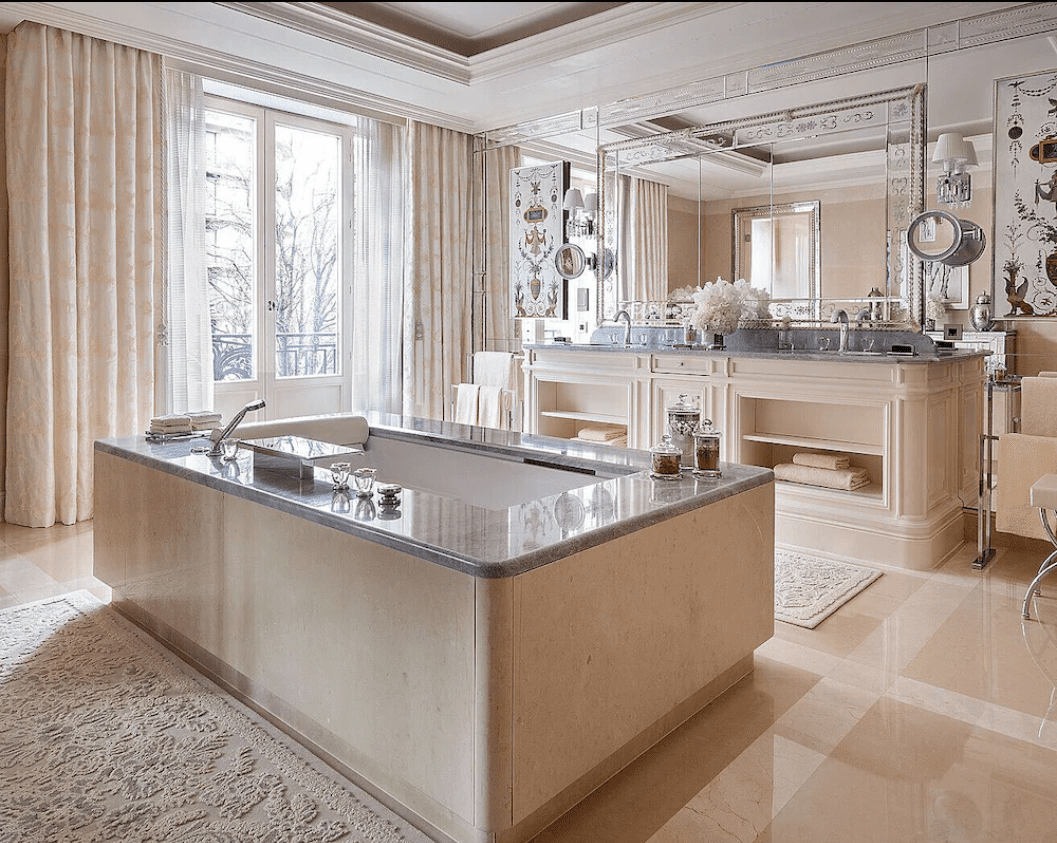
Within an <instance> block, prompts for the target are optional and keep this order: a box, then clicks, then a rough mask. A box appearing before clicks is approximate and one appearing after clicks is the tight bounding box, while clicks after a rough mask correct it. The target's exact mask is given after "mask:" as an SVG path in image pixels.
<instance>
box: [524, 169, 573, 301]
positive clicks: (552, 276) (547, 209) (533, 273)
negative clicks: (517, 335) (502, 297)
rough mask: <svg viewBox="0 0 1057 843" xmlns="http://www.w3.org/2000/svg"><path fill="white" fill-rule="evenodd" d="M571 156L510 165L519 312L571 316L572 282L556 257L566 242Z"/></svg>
mask: <svg viewBox="0 0 1057 843" xmlns="http://www.w3.org/2000/svg"><path fill="white" fill-rule="evenodd" d="M569 171H570V165H569V162H568V161H555V162H553V163H551V164H541V165H537V166H533V167H517V168H515V169H513V170H511V171H510V201H511V202H512V203H513V209H512V213H511V214H510V244H511V245H510V248H511V255H510V290H511V296H512V297H513V298H512V305H513V314H514V316H515V317H521V318H532V319H565V318H566V314H567V307H568V301H567V294H566V289H567V287H566V282H565V280H564V279H563V278H562V277H561V275H560V274H559V273H558V268H557V266H555V263H554V256H555V253H556V252H557V251H558V247H559V246H561V245H562V243H563V242H564V239H563V238H564V236H565V235H564V221H563V213H564V212H563V211H562V202H563V200H564V198H565V191H566V189H567V188H568V187H569Z"/></svg>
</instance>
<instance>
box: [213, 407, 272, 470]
mask: <svg viewBox="0 0 1057 843" xmlns="http://www.w3.org/2000/svg"><path fill="white" fill-rule="evenodd" d="M263 407H264V399H263V398H257V399H255V400H253V401H250V403H249V404H247V405H246V406H245V407H243V408H242V409H241V410H239V411H238V412H237V413H235V416H234V417H233V418H232V419H231V421H229V422H228V426H227V427H225V428H224V429H223V430H222V431H220V435H219V436H217V435H216V431H213V435H212V436H211V437H210V438H211V439H212V440H213V447H212V448H211V449H210V450H209V456H211V457H218V456H220V454H222V453H223V451H222V450H221V447H220V443H221V442H223V441H224V440H225V439H227V438H228V437H229V436H230V435H231V432H232V431H233V430H234V429H235V428H236V427H238V426H239V425H240V424H241V423H242V420H243V419H244V418H245V417H246V413H248V412H249V411H250V410H260V409H261V408H263Z"/></svg>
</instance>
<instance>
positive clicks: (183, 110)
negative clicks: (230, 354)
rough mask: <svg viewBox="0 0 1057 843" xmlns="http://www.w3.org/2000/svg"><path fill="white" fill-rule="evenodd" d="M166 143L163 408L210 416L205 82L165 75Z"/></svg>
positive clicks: (177, 73)
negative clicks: (199, 411) (205, 411)
mask: <svg viewBox="0 0 1057 843" xmlns="http://www.w3.org/2000/svg"><path fill="white" fill-rule="evenodd" d="M165 139H166V157H165V165H166V197H165V200H166V201H165V212H166V216H167V220H166V223H167V225H166V232H167V234H168V239H167V242H166V261H165V266H166V272H165V279H164V282H163V287H162V289H163V293H162V296H163V313H164V314H165V316H164V319H165V323H164V324H165V332H164V336H165V337H166V344H165V371H164V377H165V407H166V411H167V412H170V413H184V412H187V411H189V410H211V409H213V344H212V331H211V329H210V324H209V280H208V276H207V272H206V243H205V236H206V222H205V219H206V215H205V205H204V201H205V183H206V179H205V171H206V164H205V162H206V159H205V139H206V132H205V99H204V96H203V93H202V79H201V78H200V77H198V76H196V75H194V74H192V73H183V72H181V71H177V70H173V69H171V68H167V69H166V71H165ZM159 374H162V373H159Z"/></svg>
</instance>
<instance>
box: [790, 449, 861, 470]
mask: <svg viewBox="0 0 1057 843" xmlns="http://www.w3.org/2000/svg"><path fill="white" fill-rule="evenodd" d="M793 462H794V463H796V464H797V465H809V466H811V467H812V468H833V469H839V468H847V467H848V466H850V465H851V460H850V459H849V458H848V455H847V454H809V453H802V454H793Z"/></svg>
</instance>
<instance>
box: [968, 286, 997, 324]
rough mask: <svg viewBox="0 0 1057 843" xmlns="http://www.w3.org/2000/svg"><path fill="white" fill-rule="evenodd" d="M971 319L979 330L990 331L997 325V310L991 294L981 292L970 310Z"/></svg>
mask: <svg viewBox="0 0 1057 843" xmlns="http://www.w3.org/2000/svg"><path fill="white" fill-rule="evenodd" d="M969 321H970V322H972V323H973V327H974V328H976V330H978V331H990V330H991V329H992V328H993V327H994V326H995V312H994V309H993V308H992V306H991V296H989V295H988V294H987V293H980V295H979V296H977V297H976V304H974V305H973V306H972V308H971V309H970V310H969Z"/></svg>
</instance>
